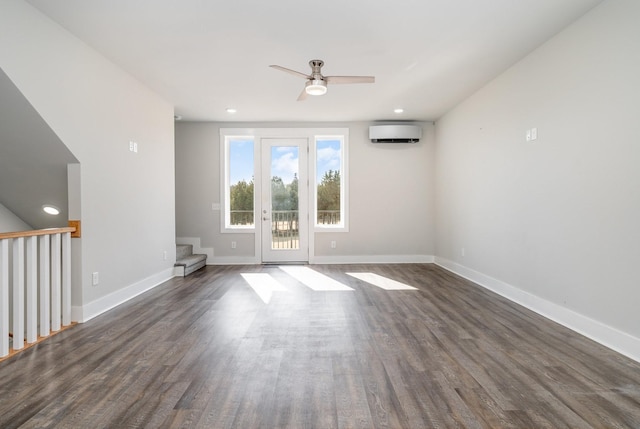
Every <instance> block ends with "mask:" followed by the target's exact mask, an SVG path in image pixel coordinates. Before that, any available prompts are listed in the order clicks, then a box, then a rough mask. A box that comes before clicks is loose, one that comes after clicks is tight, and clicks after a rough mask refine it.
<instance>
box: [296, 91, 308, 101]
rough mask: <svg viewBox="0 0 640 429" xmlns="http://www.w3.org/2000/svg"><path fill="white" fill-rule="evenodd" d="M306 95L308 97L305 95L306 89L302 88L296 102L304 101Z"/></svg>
mask: <svg viewBox="0 0 640 429" xmlns="http://www.w3.org/2000/svg"><path fill="white" fill-rule="evenodd" d="M308 95H309V94H307V89H306V88H304V89H303V90H302V92H301V93H300V95H299V96H298V100H297V101H304V100H306V99H307V96H308Z"/></svg>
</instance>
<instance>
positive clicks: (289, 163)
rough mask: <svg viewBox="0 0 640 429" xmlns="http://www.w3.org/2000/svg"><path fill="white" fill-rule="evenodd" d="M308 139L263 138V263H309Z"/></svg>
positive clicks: (261, 211)
mask: <svg viewBox="0 0 640 429" xmlns="http://www.w3.org/2000/svg"><path fill="white" fill-rule="evenodd" d="M308 144H309V142H308V140H307V139H306V138H285V139H278V138H263V139H261V142H260V148H261V163H262V166H261V167H262V168H261V171H262V177H261V189H262V192H261V197H260V221H261V223H262V225H261V226H262V228H261V229H262V236H261V248H262V262H263V263H270V262H308V261H309V207H308V204H309V203H308V201H309V198H308V188H309V185H308V171H307V170H308V164H307V155H308V154H307V147H308Z"/></svg>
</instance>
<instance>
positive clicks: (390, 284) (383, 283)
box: [347, 273, 418, 290]
mask: <svg viewBox="0 0 640 429" xmlns="http://www.w3.org/2000/svg"><path fill="white" fill-rule="evenodd" d="M347 275H350V276H351V277H355V278H357V279H360V280H362V281H363V282H367V283H370V284H372V285H374V286H378V287H379V288H381V289H384V290H418V288H415V287H413V286H409V285H407V284H404V283H400V282H398V281H395V280H391V279H389V278H387V277H383V276H380V275H378V274H374V273H347Z"/></svg>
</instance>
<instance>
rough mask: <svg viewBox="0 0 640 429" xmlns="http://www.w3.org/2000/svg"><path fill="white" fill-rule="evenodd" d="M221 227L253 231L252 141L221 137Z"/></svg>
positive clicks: (249, 137) (245, 138) (243, 137)
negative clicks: (222, 138) (222, 147)
mask: <svg viewBox="0 0 640 429" xmlns="http://www.w3.org/2000/svg"><path fill="white" fill-rule="evenodd" d="M224 160H225V166H226V168H225V169H224V175H225V177H224V192H225V198H224V206H225V207H224V225H225V228H226V229H234V230H241V229H251V230H253V229H254V228H255V221H254V203H255V196H254V138H253V136H237V137H236V136H225V145H224Z"/></svg>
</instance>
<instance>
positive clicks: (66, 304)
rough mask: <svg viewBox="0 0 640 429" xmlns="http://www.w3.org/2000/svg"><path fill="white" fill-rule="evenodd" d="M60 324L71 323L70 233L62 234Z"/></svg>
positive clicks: (66, 324)
mask: <svg viewBox="0 0 640 429" xmlns="http://www.w3.org/2000/svg"><path fill="white" fill-rule="evenodd" d="M62 324H63V325H64V326H68V325H70V324H71V233H70V232H65V233H64V234H62Z"/></svg>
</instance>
